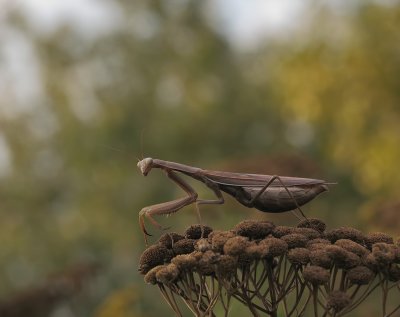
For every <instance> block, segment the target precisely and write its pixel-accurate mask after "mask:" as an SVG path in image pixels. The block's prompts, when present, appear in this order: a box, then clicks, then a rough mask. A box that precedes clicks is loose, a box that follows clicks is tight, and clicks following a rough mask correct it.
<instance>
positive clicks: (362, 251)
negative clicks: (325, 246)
mask: <svg viewBox="0 0 400 317" xmlns="http://www.w3.org/2000/svg"><path fill="white" fill-rule="evenodd" d="M335 245H337V246H339V247H341V248H343V249H345V250H347V251H349V252H353V253H354V254H357V255H358V256H361V257H362V256H365V255H367V254H368V253H369V250H368V249H367V248H365V247H363V246H362V245H360V244H358V243H357V242H354V241H352V240H349V239H339V240H337V241H336V242H335Z"/></svg>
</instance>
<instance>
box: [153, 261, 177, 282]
mask: <svg viewBox="0 0 400 317" xmlns="http://www.w3.org/2000/svg"><path fill="white" fill-rule="evenodd" d="M178 276H179V269H178V267H177V266H176V265H175V264H173V263H171V264H168V265H164V266H162V267H161V268H160V269H159V270H157V272H156V279H157V282H159V283H162V284H170V283H173V282H174V281H175V280H176V279H177V278H178Z"/></svg>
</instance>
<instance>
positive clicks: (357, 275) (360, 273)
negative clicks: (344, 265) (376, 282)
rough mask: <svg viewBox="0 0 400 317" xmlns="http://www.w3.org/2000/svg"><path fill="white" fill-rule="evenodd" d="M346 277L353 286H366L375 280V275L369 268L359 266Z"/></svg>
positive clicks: (348, 272)
mask: <svg viewBox="0 0 400 317" xmlns="http://www.w3.org/2000/svg"><path fill="white" fill-rule="evenodd" d="M346 277H347V279H348V280H349V281H350V282H351V283H352V284H356V285H365V284H368V283H369V282H370V281H372V280H373V279H374V278H375V274H374V272H372V271H371V270H370V269H369V268H368V267H366V266H362V265H359V266H356V267H354V268H352V269H350V270H348V271H347V275H346Z"/></svg>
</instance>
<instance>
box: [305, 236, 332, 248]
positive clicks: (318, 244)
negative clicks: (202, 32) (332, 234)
mask: <svg viewBox="0 0 400 317" xmlns="http://www.w3.org/2000/svg"><path fill="white" fill-rule="evenodd" d="M326 245H331V242H330V241H329V240H326V239H322V238H317V239H312V240H309V241H307V244H306V247H307V248H308V249H309V250H310V251H312V250H317V249H323V248H325V246H326Z"/></svg>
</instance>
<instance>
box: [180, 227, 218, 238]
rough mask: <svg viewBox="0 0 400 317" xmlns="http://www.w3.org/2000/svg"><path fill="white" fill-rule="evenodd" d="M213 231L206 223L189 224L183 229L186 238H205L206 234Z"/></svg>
mask: <svg viewBox="0 0 400 317" xmlns="http://www.w3.org/2000/svg"><path fill="white" fill-rule="evenodd" d="M212 231H213V229H212V228H211V227H209V226H206V225H200V224H196V225H191V226H190V227H189V228H187V229H186V230H185V234H184V235H185V237H186V238H187V239H195V240H197V239H200V238H207V237H208V235H209V234H210V233H211V232H212Z"/></svg>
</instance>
